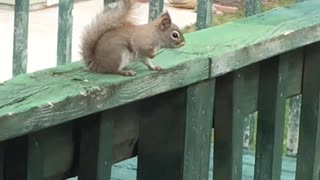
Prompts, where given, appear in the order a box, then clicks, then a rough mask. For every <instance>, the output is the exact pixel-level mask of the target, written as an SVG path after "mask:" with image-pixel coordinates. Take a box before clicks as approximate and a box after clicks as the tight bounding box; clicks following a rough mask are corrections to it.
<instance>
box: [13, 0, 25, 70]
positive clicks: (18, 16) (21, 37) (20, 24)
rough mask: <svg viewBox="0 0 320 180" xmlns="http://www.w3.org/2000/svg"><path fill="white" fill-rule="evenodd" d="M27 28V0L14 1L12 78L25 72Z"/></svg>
mask: <svg viewBox="0 0 320 180" xmlns="http://www.w3.org/2000/svg"><path fill="white" fill-rule="evenodd" d="M28 28H29V0H16V1H15V10H14V40H13V63H12V73H13V76H16V75H19V74H22V73H26V72H27V64H28Z"/></svg>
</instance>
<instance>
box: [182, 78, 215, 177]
mask: <svg viewBox="0 0 320 180" xmlns="http://www.w3.org/2000/svg"><path fill="white" fill-rule="evenodd" d="M214 94H215V79H210V80H207V81H204V82H200V83H197V84H194V85H191V86H189V87H188V88H187V102H186V103H187V105H186V106H187V109H186V130H185V146H184V147H185V150H184V151H185V152H184V168H183V170H184V171H183V177H184V178H183V180H204V179H205V180H206V179H208V175H209V174H208V172H209V163H210V150H211V131H212V124H213V109H214V107H213V104H214Z"/></svg>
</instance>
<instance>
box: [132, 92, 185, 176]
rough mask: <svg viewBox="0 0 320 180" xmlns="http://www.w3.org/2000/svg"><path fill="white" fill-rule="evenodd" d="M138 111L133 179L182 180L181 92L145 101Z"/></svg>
mask: <svg viewBox="0 0 320 180" xmlns="http://www.w3.org/2000/svg"><path fill="white" fill-rule="evenodd" d="M141 110H142V111H141V112H139V113H142V115H143V117H144V118H142V119H140V122H139V123H140V126H139V141H138V169H137V180H151V179H152V180H164V179H174V180H182V179H183V161H184V136H185V133H184V132H185V127H186V121H185V118H186V91H185V89H179V90H175V91H170V92H167V93H164V94H161V95H158V96H155V97H152V98H149V100H148V101H147V100H145V104H144V106H143V107H141ZM155 162H156V163H155Z"/></svg>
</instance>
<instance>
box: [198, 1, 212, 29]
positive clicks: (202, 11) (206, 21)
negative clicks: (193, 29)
mask: <svg viewBox="0 0 320 180" xmlns="http://www.w3.org/2000/svg"><path fill="white" fill-rule="evenodd" d="M211 24H212V0H198V5H197V22H196V26H197V29H204V28H207V27H210V26H211Z"/></svg>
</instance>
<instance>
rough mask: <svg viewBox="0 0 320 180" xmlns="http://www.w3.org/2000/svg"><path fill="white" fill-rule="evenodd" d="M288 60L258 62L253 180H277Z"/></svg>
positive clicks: (275, 59) (279, 173)
mask: <svg viewBox="0 0 320 180" xmlns="http://www.w3.org/2000/svg"><path fill="white" fill-rule="evenodd" d="M288 61H289V59H281V61H280V60H279V56H276V57H273V58H271V59H268V60H266V61H263V62H261V63H260V80H259V97H258V121H257V143H256V160H255V173H254V178H255V180H280V176H281V164H282V148H283V133H284V132H283V131H284V118H285V104H286V87H287V71H288Z"/></svg>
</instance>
